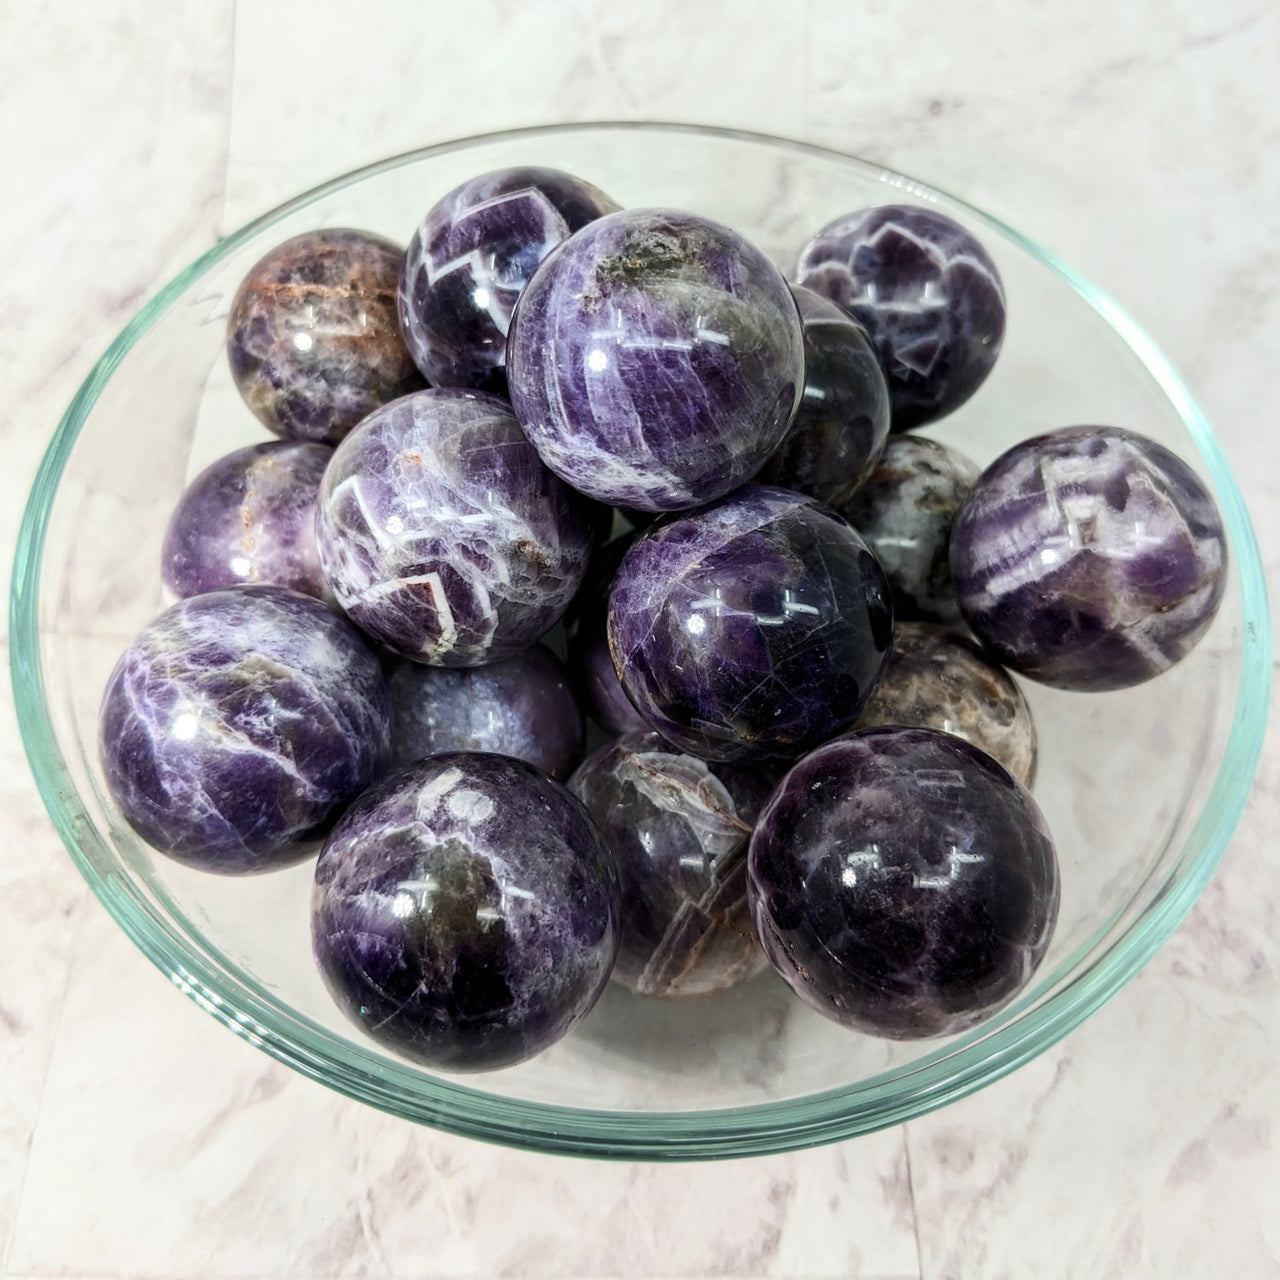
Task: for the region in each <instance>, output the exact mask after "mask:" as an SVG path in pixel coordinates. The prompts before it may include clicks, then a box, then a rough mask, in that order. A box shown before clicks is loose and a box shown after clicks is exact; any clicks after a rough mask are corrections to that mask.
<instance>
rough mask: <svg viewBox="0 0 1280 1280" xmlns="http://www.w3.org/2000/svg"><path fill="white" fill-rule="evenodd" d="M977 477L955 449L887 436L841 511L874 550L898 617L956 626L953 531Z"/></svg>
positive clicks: (975, 470)
mask: <svg viewBox="0 0 1280 1280" xmlns="http://www.w3.org/2000/svg"><path fill="white" fill-rule="evenodd" d="M977 478H978V467H977V465H976V464H975V463H973V462H970V461H969V459H968V458H966V457H965V456H964V455H963V454H961V453H957V452H956V451H955V450H954V449H949V448H948V447H947V446H946V445H944V444H939V443H938V442H937V441H936V440H927V439H925V438H924V437H923V436H893V437H891V439H890V440H889V442H888V444H886V445H885V447H884V453H883V454H882V455H881V457H880V461H879V463H878V464H877V465H876V468H875V470H874V471H872V473H871V475H870V477H868V479H867V482H866V484H864V485H863V486H862V488H861V489H859V490H858V492H857V493H855V494H854V495H853V497H852V499H850V501H848V502H846V503H845V504H844V505H843V506H842V507H841V508H840V514H841V515H842V516H844V518H845V519H846V520H848V521H849V523H850V524H851V525H853V527H854V528H855V529H857V531H858V532H859V533H860V534H862V536H863V537H864V538H866V540H867V542H868V544H869V545H870V547H871V549H872V550H873V551H874V552H875V553H876V558H877V559H878V560H879V561H880V566H881V568H883V569H884V572H885V577H887V578H888V579H889V586H890V587H891V588H892V590H893V611H894V615H895V616H896V617H899V618H923V619H927V620H930V621H933V622H959V620H960V607H959V605H957V604H956V596H955V592H954V590H952V587H951V561H950V552H951V526H952V525H953V524H954V523H955V519H956V516H957V514H959V511H960V508H961V507H962V506H963V505H964V500H965V499H966V498H967V497H968V496H969V490H970V489H972V488H973V483H974V481H975V480H977Z"/></svg>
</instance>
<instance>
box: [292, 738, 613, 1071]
mask: <svg viewBox="0 0 1280 1280" xmlns="http://www.w3.org/2000/svg"><path fill="white" fill-rule="evenodd" d="M618 905H619V900H618V881H617V873H616V871H615V870H614V867H613V861H612V859H611V858H610V857H609V854H608V851H607V850H606V849H605V848H604V846H603V845H602V844H601V842H600V837H599V836H598V835H597V834H596V831H595V828H594V827H593V826H592V825H591V822H590V820H589V819H588V817H587V815H586V813H585V811H584V810H583V808H582V805H581V804H580V803H579V802H578V801H577V800H575V799H574V797H573V796H571V795H570V794H569V793H568V792H567V791H566V790H565V789H564V787H563V786H561V784H560V783H558V782H553V781H552V780H551V779H550V778H548V777H546V776H545V775H544V774H542V773H540V772H539V771H538V770H537V769H535V768H534V767H533V766H532V765H530V764H527V763H525V762H524V761H523V760H513V759H511V758H510V757H508V756H497V755H486V754H480V753H475V754H472V753H468V752H458V753H454V754H450V755H442V756H432V757H431V758H430V759H428V760H422V761H419V763H417V764H414V765H410V766H409V767H408V768H407V769H403V770H401V771H400V772H398V773H394V774H392V775H391V776H390V777H388V778H384V779H383V780H382V781H381V782H380V783H378V784H377V785H376V786H374V787H372V788H370V789H369V790H368V791H367V792H365V794H364V795H363V796H361V797H360V799H359V800H357V801H356V803H355V804H353V805H352V806H351V808H350V809H348V810H347V812H346V814H345V815H344V816H343V818H342V820H341V821H340V822H339V823H338V825H337V826H336V827H335V828H334V831H333V834H332V835H331V836H330V837H329V840H328V842H327V843H326V844H325V847H324V851H323V852H322V853H321V855H320V860H319V862H318V863H317V865H316V880H315V891H314V894H313V896H312V909H311V922H312V944H313V948H314V951H315V957H316V962H317V964H318V965H319V967H320V972H321V975H322V976H323V977H324V981H325V984H326V986H327V987H328V988H329V991H330V993H331V994H332V996H333V998H334V999H335V1000H336V1001H337V1003H338V1005H339V1007H340V1008H341V1009H342V1011H343V1012H344V1013H345V1014H346V1015H347V1017H348V1018H350V1019H351V1021H352V1022H354V1023H355V1024H356V1025H357V1026H358V1027H360V1029H361V1030H362V1031H364V1032H366V1033H367V1034H368V1035H370V1036H372V1037H373V1038H374V1039H375V1040H377V1041H379V1042H380V1043H382V1044H384V1045H386V1046H387V1047H388V1048H391V1049H394V1050H395V1051H396V1052H397V1053H401V1054H403V1055H404V1056H405V1057H407V1058H412V1059H413V1060H414V1061H416V1062H420V1063H423V1064H425V1065H426V1066H428V1067H433V1068H437V1069H440V1070H443V1071H484V1070H490V1069H493V1068H496V1067H507V1066H511V1065H512V1064H514V1063H517V1062H522V1061H523V1060H524V1059H526V1058H529V1057H532V1056H533V1055H534V1054H535V1053H538V1052H540V1051H541V1050H543V1049H545V1048H547V1047H548V1046H549V1045H551V1044H553V1043H554V1042H555V1041H556V1040H559V1039H560V1037H561V1036H563V1035H564V1034H565V1033H566V1032H567V1031H568V1030H569V1029H570V1028H571V1027H572V1026H573V1025H574V1023H576V1022H577V1021H578V1020H579V1019H580V1018H582V1017H583V1015H584V1014H586V1012H587V1011H588V1010H589V1009H590V1008H591V1006H592V1005H593V1004H594V1003H595V1000H596V997H597V996H598V995H599V994H600V992H601V990H602V988H603V987H604V985H605V983H606V982H607V981H608V978H609V970H610V969H611V968H612V966H613V960H614V956H615V955H616V953H617V950H618Z"/></svg>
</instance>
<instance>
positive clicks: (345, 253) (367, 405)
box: [227, 230, 422, 444]
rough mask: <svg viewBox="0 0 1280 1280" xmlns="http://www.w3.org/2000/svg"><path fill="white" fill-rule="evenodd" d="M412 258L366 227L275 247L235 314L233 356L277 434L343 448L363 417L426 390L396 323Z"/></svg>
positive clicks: (234, 369) (245, 388) (245, 389)
mask: <svg viewBox="0 0 1280 1280" xmlns="http://www.w3.org/2000/svg"><path fill="white" fill-rule="evenodd" d="M403 259H404V254H403V253H401V251H400V250H399V248H397V247H396V245H394V244H392V243H391V241H390V240H384V239H383V238H382V237H381V236H375V235H372V234H370V233H369V232H367V231H347V230H327V231H307V232H304V233H303V234H302V235H300V236H294V238H293V239H292V240H286V241H285V243H284V244H282V245H278V246H277V247H276V248H274V249H272V250H271V252H270V253H268V254H267V255H266V256H265V257H264V258H262V260H261V261H259V262H258V263H257V264H256V265H255V266H254V267H253V269H252V270H251V271H250V272H249V274H248V275H247V276H246V277H245V279H244V282H243V283H242V284H241V286H240V288H239V290H238V292H237V293H236V296H235V299H234V300H233V301H232V303H231V313H230V315H229V316H228V317H227V359H228V361H229V362H230V364H231V373H232V376H233V377H234V378H235V383H236V386H237V387H239V389H240V394H241V395H242V396H243V397H244V401H245V403H246V404H247V405H248V406H249V408H250V409H252V410H253V412H254V414H255V415H256V416H257V418H258V419H259V421H261V422H262V423H264V424H265V425H266V426H267V427H268V428H270V429H271V430H272V431H274V432H275V433H276V435H278V436H288V437H291V438H293V439H297V440H320V441H323V442H325V443H327V444H336V443H337V442H338V441H339V440H341V439H342V437H343V436H344V435H346V434H347V432H348V431H350V430H351V428H352V427H354V426H355V425H356V423H357V422H359V421H360V419H361V418H363V417H364V416H365V414H367V413H370V412H371V411H372V410H374V409H376V408H377V407H378V406H379V405H380V404H385V403H386V402H387V401H388V400H394V399H395V398H396V397H397V396H402V395H405V394H407V393H408V392H410V391H413V390H416V389H417V388H418V387H421V386H422V378H421V377H420V376H419V374H418V370H417V369H416V367H415V366H414V363H413V361H412V360H411V359H410V358H409V352H408V350H407V349H406V347H405V345H404V340H403V339H402V338H401V336H400V326H399V323H398V321H397V320H396V285H397V282H398V281H399V278H400V265H401V262H402V261H403Z"/></svg>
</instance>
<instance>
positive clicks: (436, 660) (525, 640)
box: [316, 389, 592, 667]
mask: <svg viewBox="0 0 1280 1280" xmlns="http://www.w3.org/2000/svg"><path fill="white" fill-rule="evenodd" d="M591 515H592V513H591V511H590V508H589V504H588V503H586V502H585V501H583V499H582V498H581V497H580V496H579V495H578V494H576V493H574V492H573V491H572V490H571V489H570V488H569V487H568V486H567V485H565V484H564V483H563V482H562V481H560V480H558V479H557V478H556V477H555V476H554V475H552V474H551V472H550V471H548V470H547V468H546V467H545V466H543V464H542V462H541V461H540V459H539V458H538V455H537V454H536V453H535V452H534V450H533V448H532V446H531V445H530V444H529V442H528V441H527V440H526V439H525V438H524V435H523V434H522V433H521V431H520V425H519V423H517V422H516V419H515V416H514V415H513V414H512V412H511V409H510V406H508V405H507V404H506V402H505V401H503V400H501V399H499V398H498V397H497V396H491V395H488V394H486V393H484V392H481V391H461V390H456V389H438V390H431V391H420V392H418V393H417V394H416V395H412V396H405V397H404V398H403V399H400V400H397V401H395V402H394V403H393V404H389V405H386V406H385V407H384V408H382V409H380V410H378V411H377V412H376V413H373V414H371V415H370V416H369V417H368V418H367V419H366V420H365V421H364V422H362V423H361V424H360V427H359V428H358V430H356V431H353V432H352V433H351V434H350V435H349V436H348V437H347V438H346V439H345V440H344V441H343V442H342V444H341V445H340V446H339V447H338V449H337V451H336V452H335V454H334V456H333V461H332V462H331V463H330V464H329V467H328V469H327V470H326V471H325V476H324V483H323V484H322V485H321V488H320V505H319V512H318V518H317V521H316V530H317V535H318V539H319V545H320V563H321V565H323V567H324V572H325V577H326V578H327V579H328V582H329V586H330V587H331V588H332V590H333V594H334V595H335V596H336V597H337V599H338V603H339V604H340V605H342V607H343V608H344V609H345V610H346V611H347V613H348V614H350V616H351V619H352V621H353V622H355V623H356V624H357V625H358V626H360V627H362V628H363V629H364V630H365V631H367V632H368V633H369V634H370V635H371V636H373V637H374V639H376V640H378V641H380V642H381V643H382V644H384V645H386V646H387V647H388V648H390V649H392V650H394V651H395V652H396V653H399V654H400V655H401V656H403V657H406V658H412V659H413V660H414V661H415V662H427V663H431V664H433V665H435V666H442V667H475V666H481V665H483V664H485V663H489V662H497V661H499V660H500V659H502V658H506V657H510V656H511V655H512V654H513V653H518V652H519V651H520V650H521V649H527V648H528V647H529V646H530V645H531V644H533V643H534V642H535V641H536V640H537V639H538V638H539V637H540V636H541V635H542V634H543V633H544V632H545V631H546V630H547V628H548V627H550V626H551V625H552V624H553V623H554V622H555V621H556V620H557V619H558V618H559V617H560V615H561V614H562V613H563V612H564V610H565V608H566V607H567V606H568V604H569V601H570V600H572V598H573V594H574V592H575V591H576V590H577V589H578V584H579V583H580V582H581V581H582V576H583V574H584V573H585V572H586V568H587V561H588V557H589V556H590V554H591V542H592V526H591Z"/></svg>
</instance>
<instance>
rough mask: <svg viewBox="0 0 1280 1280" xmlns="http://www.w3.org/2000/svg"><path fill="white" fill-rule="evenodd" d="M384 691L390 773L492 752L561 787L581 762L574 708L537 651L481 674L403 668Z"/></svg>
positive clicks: (558, 673) (564, 681) (562, 678)
mask: <svg viewBox="0 0 1280 1280" xmlns="http://www.w3.org/2000/svg"><path fill="white" fill-rule="evenodd" d="M389 685H390V689H391V758H392V764H393V765H395V766H400V765H405V764H412V763H413V761H415V760H421V759H422V758H423V757H424V756H435V755H440V754H442V753H443V752H446V751H493V752H497V754H498V755H504V756H515V758H516V759H517V760H527V761H528V762H529V763H530V764H532V765H537V767H538V768H539V769H541V770H542V771H543V772H544V773H549V774H550V775H551V776H552V777H553V778H560V779H561V780H563V779H565V778H567V777H568V776H569V775H570V774H571V773H572V772H573V767H574V765H576V764H577V763H578V761H579V760H580V759H581V758H582V738H583V722H582V708H581V707H579V706H578V699H577V698H576V697H575V696H574V692H573V689H572V687H571V686H570V684H569V677H568V675H567V674H566V673H565V669H564V668H563V667H562V666H561V665H560V663H559V661H558V660H557V659H556V657H555V655H554V654H553V653H551V651H550V650H549V649H546V648H544V647H543V646H542V645H540V644H535V645H534V646H533V647H532V648H531V649H526V650H525V651H524V652H523V653H517V654H515V655H514V657H510V658H506V659H504V660H503V661H502V662H494V663H491V664H490V665H489V666H487V667H471V668H463V669H450V668H448V667H428V666H424V665H422V664H421V663H418V662H406V663H403V664H401V665H400V666H399V667H398V668H397V669H396V670H395V671H393V672H392V674H391V679H390V681H389Z"/></svg>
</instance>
